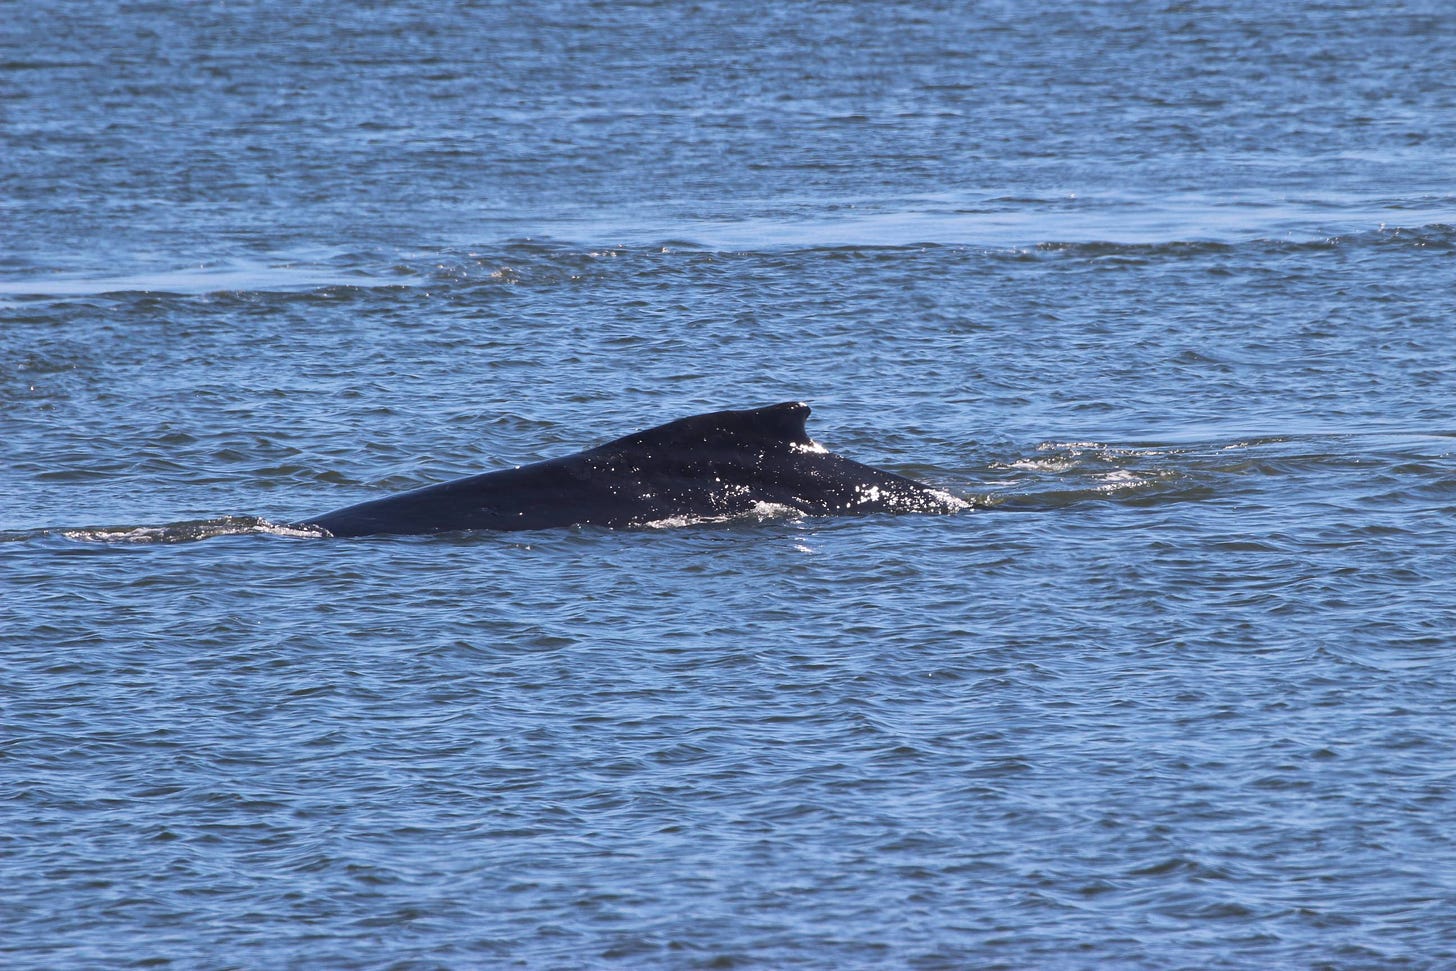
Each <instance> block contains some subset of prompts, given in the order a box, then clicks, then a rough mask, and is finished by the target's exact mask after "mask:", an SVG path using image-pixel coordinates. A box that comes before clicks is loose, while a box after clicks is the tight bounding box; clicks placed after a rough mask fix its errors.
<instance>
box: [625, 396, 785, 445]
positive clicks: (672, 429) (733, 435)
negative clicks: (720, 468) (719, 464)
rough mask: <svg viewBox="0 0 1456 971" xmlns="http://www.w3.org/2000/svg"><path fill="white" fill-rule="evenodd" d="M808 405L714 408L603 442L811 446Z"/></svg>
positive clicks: (782, 404) (627, 443)
mask: <svg viewBox="0 0 1456 971" xmlns="http://www.w3.org/2000/svg"><path fill="white" fill-rule="evenodd" d="M808 417H809V406H808V405H806V404H804V403H803V402H802V401H785V402H783V403H781V404H777V405H769V406H768V407H767V408H748V409H745V410H743V411H714V412H709V413H708V414H706V415H694V416H692V417H691V418H679V419H678V420H677V421H670V422H668V423H667V424H666V425H658V426H657V427H656V428H649V429H647V430H646V431H643V432H637V433H636V434H635V435H627V436H626V437H624V438H619V439H617V440H616V441H613V442H608V443H607V444H605V445H603V446H602V448H604V449H626V448H633V449H644V448H645V449H656V448H693V447H697V446H702V445H716V446H734V445H737V446H744V447H756V448H772V447H785V446H790V445H797V446H812V445H813V444H814V440H813V439H811V438H810V437H809V433H808V431H806V430H805V428H804V422H805V421H806V420H807V419H808Z"/></svg>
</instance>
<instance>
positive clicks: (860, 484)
mask: <svg viewBox="0 0 1456 971" xmlns="http://www.w3.org/2000/svg"><path fill="white" fill-rule="evenodd" d="M809 413H810V408H809V406H808V405H806V404H804V403H803V402H801V401H786V402H783V403H781V404H776V405H769V406H768V407H764V408H750V409H745V410H741V411H715V412H711V413H708V414H703V415H694V416H692V417H689V418H680V419H678V420H676V421H671V422H668V423H667V424H665V425H658V426H657V427H655V428H649V429H647V430H646V431H641V432H636V433H634V434H631V435H627V436H625V437H623V438H618V439H615V440H613V441H610V442H607V443H606V444H604V445H598V446H596V447H594V448H589V449H587V450H585V451H582V452H577V453H575V454H572V455H567V456H564V457H561V458H554V459H548V460H546V461H544V462H536V463H534V464H531V465H521V466H517V467H515V468H510V469H501V470H499V471H494V472H485V473H482V474H479V475H471V476H466V477H464V478H460V479H454V480H451V481H448V482H442V483H439V484H437V485H430V486H425V487H423V488H419V489H414V490H412V491H410V492H402V493H397V494H394V495H390V496H385V497H383V498H380V499H371V500H369V501H367V502H361V503H358V504H357V505H353V506H347V507H345V508H342V509H337V510H334V511H333V512H328V513H324V514H323V515H321V516H315V517H313V518H311V519H305V520H301V521H299V522H296V523H290V524H289V526H290V527H292V528H295V529H300V530H307V531H311V532H315V533H322V534H327V535H329V536H337V537H354V536H372V535H382V534H396V535H422V534H430V533H446V532H458V531H467V530H496V531H519V530H534V529H550V528H555V527H566V526H605V527H609V528H614V529H615V528H628V527H638V526H652V525H673V524H687V523H697V522H712V521H727V520H732V519H735V518H745V517H749V516H753V515H755V514H757V515H773V514H775V513H790V514H792V513H802V514H804V515H809V516H828V515H843V514H854V513H877V512H896V513H898V512H925V513H948V512H954V511H956V510H958V509H962V508H965V507H966V506H967V505H968V503H966V502H965V501H964V500H961V499H959V498H957V497H956V496H953V495H951V494H950V493H948V492H944V491H941V490H939V489H935V488H932V487H931V486H929V485H926V484H925V483H922V482H918V481H916V480H914V479H910V478H906V477H905V476H901V475H896V474H895V473H893V472H886V471H884V470H882V469H876V468H873V467H871V466H868V465H862V464H860V463H859V462H855V461H853V460H852V459H847V458H845V457H843V456H841V455H836V454H835V453H833V452H830V451H829V450H827V449H825V448H824V447H823V446H822V445H820V444H819V443H817V442H815V441H814V440H813V439H812V438H810V437H809V434H808V431H807V430H806V427H805V423H806V421H807V419H808V417H809Z"/></svg>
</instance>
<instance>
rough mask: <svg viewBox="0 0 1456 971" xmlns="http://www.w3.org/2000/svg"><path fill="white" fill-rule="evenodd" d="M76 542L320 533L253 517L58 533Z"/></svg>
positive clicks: (173, 540) (192, 540)
mask: <svg viewBox="0 0 1456 971" xmlns="http://www.w3.org/2000/svg"><path fill="white" fill-rule="evenodd" d="M57 532H59V533H60V535H61V536H64V537H65V538H66V539H69V540H73V541H75V542H78V543H134V544H149V543H195V542H197V541H199V540H204V539H213V538H215V537H218V536H251V535H268V536H291V537H319V536H324V535H327V534H325V533H324V532H323V531H322V530H316V529H296V528H293V527H291V526H285V525H282V524H279V523H273V522H269V521H268V520H266V519H262V518H260V517H257V516H224V517H222V518H220V519H200V520H189V521H187V522H180V523H166V524H163V525H160V526H86V527H81V528H77V529H62V530H58V531H57Z"/></svg>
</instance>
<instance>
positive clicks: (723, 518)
mask: <svg viewBox="0 0 1456 971" xmlns="http://www.w3.org/2000/svg"><path fill="white" fill-rule="evenodd" d="M804 516H805V514H804V513H803V512H801V511H800V510H798V509H795V508H794V507H793V506H786V505H783V504H782V503H777V502H755V503H754V504H753V505H752V506H750V507H749V508H747V509H745V510H743V511H741V512H734V513H726V514H723V515H717V516H693V515H679V516H667V517H664V518H662V519H654V520H651V521H648V522H644V523H641V524H640V528H642V529H680V528H681V527H683V526H718V525H722V524H725V523H766V522H770V521H774V520H784V521H789V520H798V519H803V518H804Z"/></svg>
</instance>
